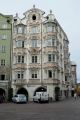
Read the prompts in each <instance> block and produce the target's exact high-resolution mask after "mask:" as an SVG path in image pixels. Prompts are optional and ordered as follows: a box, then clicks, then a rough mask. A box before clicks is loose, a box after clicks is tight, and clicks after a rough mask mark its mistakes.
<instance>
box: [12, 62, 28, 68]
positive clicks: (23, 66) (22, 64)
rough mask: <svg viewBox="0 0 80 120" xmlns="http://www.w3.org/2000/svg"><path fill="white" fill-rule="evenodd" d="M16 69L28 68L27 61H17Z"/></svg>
mask: <svg viewBox="0 0 80 120" xmlns="http://www.w3.org/2000/svg"><path fill="white" fill-rule="evenodd" d="M14 69H26V63H16V64H14Z"/></svg>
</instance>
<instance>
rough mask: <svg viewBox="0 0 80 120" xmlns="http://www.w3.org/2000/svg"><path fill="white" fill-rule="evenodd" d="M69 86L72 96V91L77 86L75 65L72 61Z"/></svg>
mask: <svg viewBox="0 0 80 120" xmlns="http://www.w3.org/2000/svg"><path fill="white" fill-rule="evenodd" d="M71 86H72V96H74V91H75V90H76V88H77V65H76V63H75V62H74V61H71Z"/></svg>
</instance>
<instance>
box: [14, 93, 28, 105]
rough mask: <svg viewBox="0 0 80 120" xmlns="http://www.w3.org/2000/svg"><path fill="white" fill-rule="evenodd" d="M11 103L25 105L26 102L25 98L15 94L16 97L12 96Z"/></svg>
mask: <svg viewBox="0 0 80 120" xmlns="http://www.w3.org/2000/svg"><path fill="white" fill-rule="evenodd" d="M12 101H13V102H16V103H19V102H21V103H22V102H23V103H26V102H27V98H26V96H25V95H23V94H16V95H14V96H13V98H12Z"/></svg>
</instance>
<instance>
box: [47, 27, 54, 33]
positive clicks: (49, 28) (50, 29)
mask: <svg viewBox="0 0 80 120" xmlns="http://www.w3.org/2000/svg"><path fill="white" fill-rule="evenodd" d="M47 32H55V27H54V26H47Z"/></svg>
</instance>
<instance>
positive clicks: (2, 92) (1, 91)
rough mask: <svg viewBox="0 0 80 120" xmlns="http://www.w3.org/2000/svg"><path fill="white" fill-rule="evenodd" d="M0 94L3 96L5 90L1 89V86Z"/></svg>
mask: <svg viewBox="0 0 80 120" xmlns="http://www.w3.org/2000/svg"><path fill="white" fill-rule="evenodd" d="M0 95H1V96H4V95H5V90H4V89H2V88H0Z"/></svg>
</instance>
